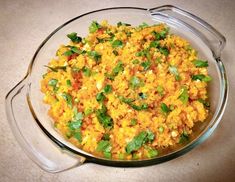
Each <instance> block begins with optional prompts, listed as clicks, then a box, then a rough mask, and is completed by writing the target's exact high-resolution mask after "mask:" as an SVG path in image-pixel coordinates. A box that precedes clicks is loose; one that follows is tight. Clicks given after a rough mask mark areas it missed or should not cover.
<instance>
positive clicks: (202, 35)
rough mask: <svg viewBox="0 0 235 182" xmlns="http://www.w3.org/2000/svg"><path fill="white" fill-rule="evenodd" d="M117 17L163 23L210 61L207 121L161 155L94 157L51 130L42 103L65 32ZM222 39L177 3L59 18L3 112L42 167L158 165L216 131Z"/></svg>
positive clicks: (224, 94) (82, 32)
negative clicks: (60, 22) (49, 66)
mask: <svg viewBox="0 0 235 182" xmlns="http://www.w3.org/2000/svg"><path fill="white" fill-rule="evenodd" d="M104 19H105V20H108V22H109V23H110V24H116V23H117V22H119V21H122V22H127V23H130V24H132V25H134V26H135V25H139V24H141V23H143V22H146V23H148V24H150V25H151V24H156V23H161V22H163V23H166V24H167V25H168V26H169V27H170V32H171V33H174V34H178V35H180V36H181V37H183V38H185V39H187V40H188V41H189V42H190V43H191V44H192V46H193V47H194V48H195V49H196V50H198V52H199V57H200V58H202V59H205V60H208V62H209V74H210V75H211V76H212V77H213V80H212V82H211V83H210V84H209V93H210V103H211V107H210V114H209V117H208V118H207V120H206V122H203V123H199V122H198V124H196V125H195V127H194V128H193V134H192V135H191V136H190V141H189V142H188V143H187V144H184V145H182V144H181V145H180V144H179V145H177V146H174V147H172V148H168V149H167V150H165V151H162V152H161V155H159V156H157V157H155V158H152V159H144V160H111V159H105V158H101V157H97V156H94V155H92V154H90V153H87V152H85V151H83V150H81V149H78V148H77V147H75V146H73V145H72V144H71V143H69V142H67V141H66V140H65V139H64V138H63V137H62V136H61V135H60V134H59V133H57V132H56V130H55V129H54V126H53V124H52V122H51V118H50V117H49V116H48V114H47V110H48V106H47V105H46V104H44V103H43V102H42V100H43V99H42V98H43V94H42V93H41V91H40V84H39V83H40V80H41V78H42V74H43V73H45V72H46V68H45V67H44V66H43V65H47V63H48V62H49V60H50V59H51V58H52V57H54V55H55V52H56V50H57V48H58V46H59V45H61V44H66V43H68V40H67V38H66V35H67V34H68V33H71V32H77V33H78V35H79V36H83V37H84V36H86V35H87V33H88V26H89V25H90V23H91V22H92V20H96V21H101V20H104ZM224 45H225V38H224V37H223V35H221V34H220V33H219V32H218V31H216V30H215V29H214V28H213V27H212V26H211V25H209V24H208V23H206V22H205V21H203V20H202V19H200V18H198V17H196V16H195V15H192V14H191V13H189V12H187V11H185V10H182V9H180V8H177V7H174V6H171V5H165V6H161V7H156V8H151V9H145V8H138V7H114V8H107V9H101V10H96V11H92V12H89V13H85V14H83V15H80V16H78V17H76V18H73V19H72V20H69V21H68V22H66V23H64V24H63V25H61V26H60V27H58V28H57V29H56V30H55V31H53V32H52V33H51V34H50V35H49V36H48V37H47V38H46V39H45V40H44V41H43V42H42V44H41V45H40V46H39V48H38V49H37V51H36V52H35V54H34V56H33V59H32V61H31V63H30V65H29V68H28V72H27V74H26V76H25V78H24V79H23V80H22V81H20V82H19V83H18V84H17V85H16V86H15V87H14V88H13V89H12V90H11V91H10V92H9V93H8V94H7V96H6V112H7V117H8V120H9V123H10V126H11V129H12V131H13V133H14V135H15V137H16V139H17V141H18V142H19V144H20V145H21V146H22V148H23V149H24V150H25V152H26V153H27V154H28V156H29V157H30V158H31V159H32V160H33V161H34V162H36V163H37V164H38V165H39V166H40V167H41V168H43V169H44V170H46V171H50V172H59V171H63V170H66V169H69V168H72V167H75V166H78V165H81V164H84V163H87V162H93V163H98V164H102V165H110V166H119V167H121V166H125V167H137V166H146V165H152V164H157V163H161V162H165V161H168V160H170V159H173V158H176V157H178V156H180V155H183V154H185V153H186V152H188V151H190V150H191V149H192V148H194V147H195V146H197V145H198V144H200V143H201V142H203V141H204V140H205V139H206V138H208V137H209V136H210V135H211V133H212V132H213V131H214V130H215V128H216V126H217V125H218V123H219V121H220V120H221V117H222V115H223V112H224V109H225V106H226V102H227V98H228V81H227V77H226V72H225V68H224V65H223V62H222V61H221V59H220V53H221V51H222V49H223V48H224Z"/></svg>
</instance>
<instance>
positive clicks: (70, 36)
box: [67, 32, 82, 43]
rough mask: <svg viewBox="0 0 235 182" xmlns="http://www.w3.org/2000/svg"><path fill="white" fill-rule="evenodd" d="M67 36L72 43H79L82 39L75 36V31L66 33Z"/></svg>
mask: <svg viewBox="0 0 235 182" xmlns="http://www.w3.org/2000/svg"><path fill="white" fill-rule="evenodd" d="M67 37H68V38H69V39H70V40H71V41H72V42H74V43H79V42H81V41H82V38H81V37H79V36H77V33H76V32H72V33H70V34H68V35H67Z"/></svg>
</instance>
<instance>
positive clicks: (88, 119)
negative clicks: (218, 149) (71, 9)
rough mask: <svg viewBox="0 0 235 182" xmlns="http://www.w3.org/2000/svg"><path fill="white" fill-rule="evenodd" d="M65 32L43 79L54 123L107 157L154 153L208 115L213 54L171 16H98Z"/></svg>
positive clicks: (84, 146) (182, 136) (78, 143)
mask: <svg viewBox="0 0 235 182" xmlns="http://www.w3.org/2000/svg"><path fill="white" fill-rule="evenodd" d="M88 29H89V34H88V36H87V37H85V38H81V37H80V36H79V35H77V33H75V32H72V33H70V34H68V35H67V37H68V38H69V39H70V42H69V44H68V45H61V46H60V47H59V49H58V51H57V52H56V57H55V58H53V59H52V60H51V61H50V62H49V64H48V65H45V66H46V67H47V68H48V70H47V72H46V73H45V74H44V75H43V79H42V80H41V91H42V92H43V93H44V94H45V95H44V102H45V103H47V104H49V105H50V109H49V111H48V114H49V115H50V116H51V118H52V119H53V123H54V126H55V128H56V130H58V132H60V133H61V134H62V135H63V136H64V137H65V138H67V140H68V141H69V142H71V143H73V144H74V145H75V146H77V147H79V148H81V149H82V150H84V151H87V152H89V153H92V154H94V155H95V156H100V157H104V158H112V159H121V160H130V159H145V158H153V157H156V156H158V155H161V149H164V148H168V147H171V146H174V145H177V144H179V143H184V142H187V140H189V139H190V134H191V133H192V132H193V127H194V125H195V123H196V122H203V121H205V119H206V118H207V116H208V111H209V102H208V93H207V86H208V82H209V81H210V80H211V77H210V76H209V75H208V72H207V67H208V62H207V61H205V60H200V59H199V58H198V57H197V51H196V50H195V49H193V48H192V47H191V45H190V43H189V42H188V41H187V40H185V39H183V38H181V37H179V36H177V35H174V34H171V33H169V28H168V27H167V26H166V25H165V24H157V25H148V24H146V23H143V24H141V25H139V26H138V27H133V26H131V25H130V24H128V23H123V22H119V23H117V25H116V26H114V25H110V24H108V22H107V21H102V22H100V23H98V22H96V21H93V22H92V23H91V25H90V26H89V28H88Z"/></svg>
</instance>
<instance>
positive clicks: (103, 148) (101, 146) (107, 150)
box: [96, 140, 112, 158]
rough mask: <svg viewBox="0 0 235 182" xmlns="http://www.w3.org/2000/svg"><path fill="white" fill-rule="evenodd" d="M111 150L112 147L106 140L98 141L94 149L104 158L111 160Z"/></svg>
mask: <svg viewBox="0 0 235 182" xmlns="http://www.w3.org/2000/svg"><path fill="white" fill-rule="evenodd" d="M111 149H112V146H111V144H110V142H109V141H107V140H100V141H99V142H98V145H97V148H96V150H97V151H98V152H103V154H104V157H105V158H111V157H112V155H111Z"/></svg>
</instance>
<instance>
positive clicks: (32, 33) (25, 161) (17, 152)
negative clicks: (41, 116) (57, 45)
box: [0, 0, 235, 182]
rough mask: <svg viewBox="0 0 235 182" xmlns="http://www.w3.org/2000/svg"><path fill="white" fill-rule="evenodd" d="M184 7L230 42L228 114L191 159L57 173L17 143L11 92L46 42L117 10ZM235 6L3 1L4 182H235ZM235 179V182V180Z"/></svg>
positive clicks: (0, 133) (0, 127)
mask: <svg viewBox="0 0 235 182" xmlns="http://www.w3.org/2000/svg"><path fill="white" fill-rule="evenodd" d="M163 3H164V4H173V5H176V6H180V7H182V8H184V9H187V10H188V11H191V12H192V13H194V14H196V15H198V16H200V17H201V18H203V19H204V20H206V21H207V22H209V23H210V24H213V25H214V26H215V28H216V29H218V30H219V31H220V32H221V33H222V34H224V35H225V37H226V39H227V45H226V47H225V49H224V51H223V53H222V59H223V61H224V64H225V66H226V69H227V72H228V77H229V81H230V95H229V100H228V104H227V109H226V111H225V113H224V116H223V118H222V121H221V123H220V124H219V126H218V127H217V129H216V131H215V132H214V134H213V135H212V136H211V137H210V138H209V139H207V140H206V141H205V142H204V143H203V144H201V145H200V146H198V147H196V148H195V149H194V150H192V151H191V152H189V153H187V154H186V155H184V156H182V157H179V158H177V159H174V160H171V161H169V162H166V163H163V164H159V165H155V166H149V167H142V168H115V167H105V166H100V165H96V164H86V165H82V166H80V167H77V168H74V169H71V170H68V171H65V172H62V173H57V174H51V173H47V172H45V171H43V170H42V169H40V168H39V167H38V166H37V165H36V164H35V163H33V162H32V161H31V160H30V159H29V158H28V157H27V156H26V154H25V153H24V152H23V150H22V149H21V148H20V146H19V145H18V143H17V142H16V141H15V138H14V137H13V135H12V133H11V130H10V128H9V125H8V121H7V119H6V114H5V106H4V103H5V101H4V99H5V95H6V94H7V92H8V91H9V90H10V89H11V88H12V87H13V86H14V85H16V84H17V83H18V82H19V81H20V80H21V78H23V76H24V75H25V73H26V70H27V67H28V65H29V62H30V60H31V58H32V55H33V54H34V52H35V50H36V49H37V47H38V45H39V44H40V43H41V42H42V40H44V38H45V37H46V36H47V35H48V34H49V33H51V32H52V31H53V30H54V29H55V28H56V27H58V26H59V25H61V24H62V23H64V22H65V21H67V20H69V19H71V18H73V17H75V16H77V15H79V14H82V13H85V12H89V11H91V10H95V9H101V8H105V7H113V6H137V7H138V6H139V7H146V8H151V7H155V6H159V5H163ZM234 9H235V1H233V0H223V1H219V0H215V1H214V0H208V1H203V0H198V1H186V0H184V1H182V0H179V1H169V0H167V1H164V2H163V1H162V2H160V1H155V0H148V1H134V0H129V1H123V0H122V1H121V0H116V1H114V0H110V1H108V0H107V1H94V0H90V1H82V0H80V1H76V0H70V1H66V0H61V1H55V0H41V1H31V0H20V1H17V0H15V1H14V0H1V1H0V55H1V58H0V68H1V70H2V71H1V73H0V74H1V76H0V80H1V87H0V118H1V119H0V181H2V182H5V181H24V182H25V181H46V182H49V181H57V182H59V181H92V182H94V181H141V182H142V181H234V179H235V157H234V156H235V134H234V131H235V122H234V117H235V114H234V111H233V109H234V107H235V96H234V89H235V81H234V78H235V71H234V70H235V60H234V57H233V56H235V53H234V45H235V23H234V22H235V11H234ZM232 179H233V180H232Z"/></svg>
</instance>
